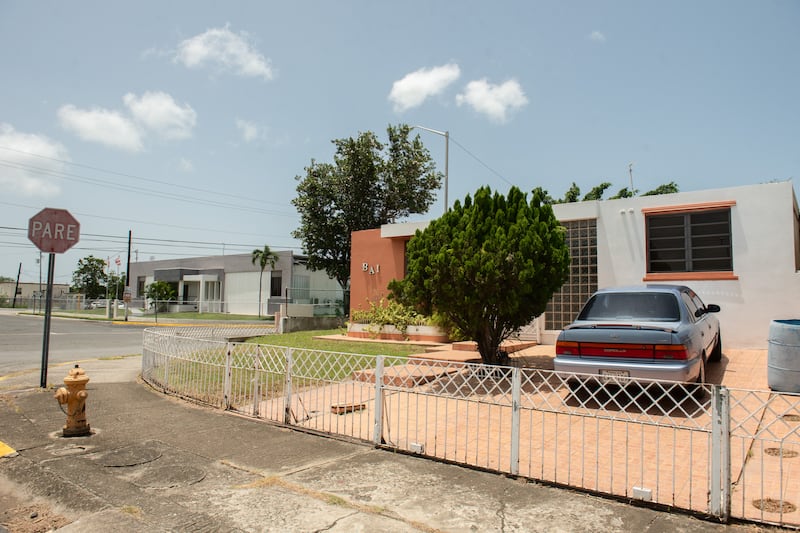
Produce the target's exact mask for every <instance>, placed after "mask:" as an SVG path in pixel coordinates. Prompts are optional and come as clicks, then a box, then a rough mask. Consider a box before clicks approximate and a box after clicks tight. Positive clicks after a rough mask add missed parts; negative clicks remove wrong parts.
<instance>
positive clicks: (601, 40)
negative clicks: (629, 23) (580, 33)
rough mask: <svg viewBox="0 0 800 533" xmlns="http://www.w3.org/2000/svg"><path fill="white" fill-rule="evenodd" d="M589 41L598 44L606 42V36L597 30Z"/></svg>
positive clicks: (590, 36) (590, 35)
mask: <svg viewBox="0 0 800 533" xmlns="http://www.w3.org/2000/svg"><path fill="white" fill-rule="evenodd" d="M589 40H591V41H595V42H598V43H604V42H606V36H605V35H603V34H602V33H600V32H599V31H597V30H595V31H593V32H592V33H590V34H589Z"/></svg>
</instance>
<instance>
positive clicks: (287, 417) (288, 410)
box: [283, 348, 294, 424]
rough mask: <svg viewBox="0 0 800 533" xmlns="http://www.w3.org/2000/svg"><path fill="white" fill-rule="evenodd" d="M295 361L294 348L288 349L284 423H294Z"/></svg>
mask: <svg viewBox="0 0 800 533" xmlns="http://www.w3.org/2000/svg"><path fill="white" fill-rule="evenodd" d="M293 359H294V351H293V349H292V348H286V382H285V386H284V389H285V391H284V392H285V393H286V398H285V399H284V400H283V402H284V406H283V423H284V424H291V423H292V361H293Z"/></svg>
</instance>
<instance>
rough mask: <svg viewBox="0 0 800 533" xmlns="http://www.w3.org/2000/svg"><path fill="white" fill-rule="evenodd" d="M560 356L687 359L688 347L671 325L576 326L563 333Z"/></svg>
mask: <svg viewBox="0 0 800 533" xmlns="http://www.w3.org/2000/svg"><path fill="white" fill-rule="evenodd" d="M578 339H580V341H578ZM557 353H558V354H559V355H572V356H580V357H581V358H594V357H610V358H622V359H637V360H647V359H685V358H686V355H685V348H684V346H683V345H681V344H680V343H678V341H677V338H676V336H675V335H674V334H673V330H672V329H671V328H670V327H669V326H664V327H662V326H642V325H636V324H608V325H601V326H591V327H589V326H587V327H580V325H577V326H573V327H571V328H568V329H566V330H564V331H563V332H562V335H561V338H560V339H559V342H558V346H557Z"/></svg>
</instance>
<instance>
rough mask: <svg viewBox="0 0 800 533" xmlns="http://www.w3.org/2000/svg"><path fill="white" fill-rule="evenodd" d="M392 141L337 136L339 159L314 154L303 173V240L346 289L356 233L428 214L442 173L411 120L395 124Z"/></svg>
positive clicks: (312, 260) (315, 263)
mask: <svg viewBox="0 0 800 533" xmlns="http://www.w3.org/2000/svg"><path fill="white" fill-rule="evenodd" d="M386 132H387V135H388V139H389V140H388V143H383V142H381V141H379V140H378V137H377V136H376V135H375V134H374V133H372V132H366V133H360V134H359V136H358V137H356V138H353V137H349V138H346V139H335V140H333V144H334V145H335V146H336V153H335V155H334V158H333V163H318V162H316V161H314V160H313V159H312V161H311V164H310V165H309V166H308V167H306V169H305V171H306V173H305V176H297V177H296V179H297V181H298V182H299V183H298V185H297V197H296V198H295V199H294V200H292V204H294V206H295V207H296V208H297V211H298V213H299V214H300V227H299V228H298V229H296V230H295V231H294V232H293V236H294V237H295V238H297V239H300V240H301V242H302V245H303V251H304V252H305V253H306V254H307V255H308V267H309V268H310V269H312V270H324V271H326V272H327V273H328V275H329V276H331V277H332V278H333V279H335V280H336V281H338V282H339V285H340V286H341V287H342V289H343V290H345V294H346V290H347V288H348V285H349V280H350V234H351V233H352V232H353V231H358V230H364V229H373V228H378V227H380V226H381V225H382V224H389V223H392V222H396V221H397V220H398V219H400V218H403V217H406V216H408V215H410V214H412V213H425V212H427V210H428V208H429V207H430V206H431V204H432V203H433V201H434V198H435V195H434V191H435V190H436V189H438V188H439V185H440V183H441V180H442V174H441V173H440V172H437V171H436V167H435V165H434V163H433V161H432V159H431V156H430V153H429V152H428V150H427V149H426V148H425V147H424V145H423V144H422V141H421V140H420V137H419V135H416V136H414V137H413V138H410V132H411V128H410V127H409V126H407V125H405V124H401V125H398V126H391V125H390V126H389V127H388V128H387V130H386Z"/></svg>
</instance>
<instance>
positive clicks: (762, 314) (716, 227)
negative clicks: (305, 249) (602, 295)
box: [351, 181, 800, 348]
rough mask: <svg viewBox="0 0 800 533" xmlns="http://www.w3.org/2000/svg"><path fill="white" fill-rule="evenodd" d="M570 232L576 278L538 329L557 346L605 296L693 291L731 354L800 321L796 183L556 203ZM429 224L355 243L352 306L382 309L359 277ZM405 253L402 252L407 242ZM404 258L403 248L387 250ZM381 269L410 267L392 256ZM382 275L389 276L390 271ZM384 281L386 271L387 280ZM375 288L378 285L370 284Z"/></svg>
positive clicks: (396, 228)
mask: <svg viewBox="0 0 800 533" xmlns="http://www.w3.org/2000/svg"><path fill="white" fill-rule="evenodd" d="M553 211H554V213H555V215H556V217H557V218H558V220H559V221H560V222H561V223H562V224H563V225H564V226H565V227H566V229H567V244H568V246H569V249H570V255H571V256H572V264H571V270H570V277H569V280H568V281H567V283H566V284H565V285H564V286H563V287H562V288H561V290H560V291H559V292H558V293H556V294H555V295H554V296H553V298H552V300H551V302H550V304H549V305H548V307H547V311H546V312H545V314H544V316H543V317H540V319H539V320H537V322H536V327H537V328H538V337H539V339H540V341H541V342H544V343H553V342H554V341H555V337H556V336H557V334H558V332H559V331H560V330H561V329H562V328H563V327H564V326H565V325H566V324H569V323H570V322H572V320H574V318H575V317H576V316H577V314H578V312H579V311H580V309H581V307H582V305H583V304H584V302H586V300H587V299H588V297H589V296H590V295H591V294H592V293H593V292H594V291H595V290H597V289H598V288H601V287H608V286H619V285H639V284H643V283H675V284H682V285H688V286H690V287H692V288H693V289H694V290H695V292H697V293H698V294H699V295H700V297H701V298H702V299H703V300H704V301H705V302H706V303H707V304H708V303H715V304H719V305H720V306H721V307H722V311H721V313H719V315H718V316H719V319H720V323H721V326H722V336H723V342H724V345H725V346H728V347H739V348H766V346H767V337H768V332H769V326H770V323H771V321H772V320H776V319H786V318H800V272H799V270H800V211H798V206H797V199H796V198H795V194H794V188H793V185H792V183H791V182H790V181H784V182H778V183H764V184H760V185H750V186H743V187H730V188H723V189H712V190H704V191H692V192H681V193H675V194H665V195H657V196H637V197H634V198H625V199H619V200H599V201H588V202H576V203H567V204H556V205H554V206H553ZM424 226H425V224H419V223H415V224H410V223H409V224H392V225H386V226H383V227H382V228H381V229H380V234H377V233H376V235H375V237H374V238H372V240H365V241H364V242H365V243H366V244H365V245H364V247H365V249H364V250H360V249H356V248H357V246H356V244H357V243H359V242H361V241H360V239H356V238H355V237H354V239H353V242H354V248H353V251H352V257H353V262H354V266H353V267H352V268H351V272H353V274H352V275H351V291H352V294H353V295H356V294H358V295H361V296H359V299H357V298H353V300H352V302H353V305H357V304H358V303H359V302H360V301H361V300H365V301H366V300H374V301H377V300H378V299H379V298H380V297H381V296H382V295H383V294H384V293H385V284H384V285H381V286H380V287H378V286H376V285H375V283H374V280H373V278H376V277H377V275H372V276H370V275H368V274H371V273H370V272H367V271H365V272H362V271H361V270H362V269H359V265H360V264H361V262H363V263H364V264H367V262H368V261H369V259H368V258H369V257H371V256H372V255H375V252H373V251H374V250H378V249H380V248H381V244H382V241H386V242H387V243H389V242H397V241H402V240H405V241H407V240H408V239H410V238H411V237H412V236H413V234H414V231H416V230H417V229H422V228H424ZM401 244H402V243H401ZM383 251H384V253H385V254H395V255H396V254H403V253H404V247H403V246H393V247H389V246H384V247H383ZM381 261H382V264H385V265H391V264H393V263H397V264H398V265H399V267H398V268H396V269H395V270H398V271H399V274H400V275H402V271H403V268H404V261H403V260H402V259H400V260H399V261H398V260H397V259H395V260H392V258H390V257H383V258H382V259H381ZM383 270H387V271H388V270H389V269H388V268H384V269H383ZM381 275H383V272H381ZM370 283H371V284H370Z"/></svg>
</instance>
